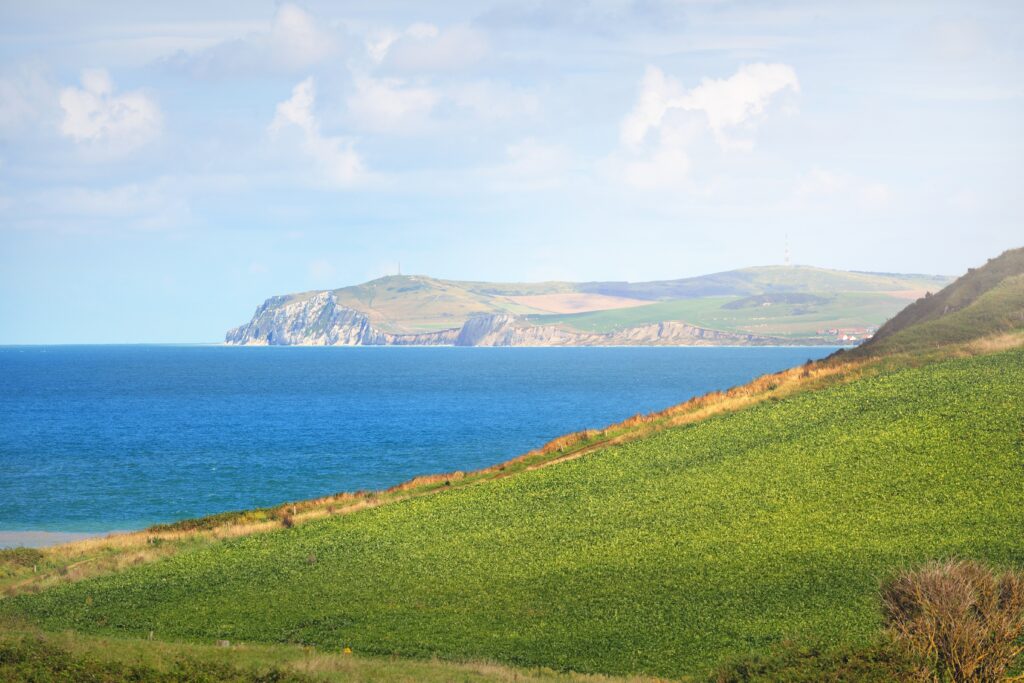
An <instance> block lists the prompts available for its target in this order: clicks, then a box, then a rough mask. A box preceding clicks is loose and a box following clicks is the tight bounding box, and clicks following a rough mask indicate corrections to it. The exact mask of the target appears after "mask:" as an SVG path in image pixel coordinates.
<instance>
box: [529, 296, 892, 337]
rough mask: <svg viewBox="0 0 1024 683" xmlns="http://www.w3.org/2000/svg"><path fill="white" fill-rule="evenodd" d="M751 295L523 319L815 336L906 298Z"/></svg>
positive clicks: (855, 323)
mask: <svg viewBox="0 0 1024 683" xmlns="http://www.w3.org/2000/svg"><path fill="white" fill-rule="evenodd" d="M757 299H765V301H755V300H752V299H751V297H737V296H711V297H704V298H700V299H678V300H673V301H662V302H658V303H653V304H648V305H647V306H641V307H636V308H627V309H617V310H606V311H595V312H589V313H579V314H575V315H531V316H529V317H528V320H530V322H533V323H534V324H538V325H561V326H565V327H568V328H571V329H576V330H581V331H585V332H614V331H616V330H621V329H623V328H626V327H633V326H636V325H646V324H650V323H657V322H659V321H662V320H683V321H686V322H688V323H690V324H692V325H697V326H699V327H707V328H711V329H715V330H722V331H724V332H737V333H751V334H759V335H766V336H774V337H792V338H795V339H805V338H808V337H816V336H819V331H821V330H822V329H832V328H841V329H854V328H856V329H861V328H865V327H868V326H878V325H881V324H882V323H883V322H885V321H886V319H888V318H889V317H891V316H892V315H893V314H894V313H895V312H896V311H899V310H900V309H901V308H903V307H904V306H905V305H906V303H907V301H906V299H904V298H901V297H899V296H896V295H894V294H892V293H888V292H862V293H849V294H832V295H828V296H820V297H815V298H814V300H811V301H807V302H799V301H798V302H789V301H785V300H777V299H782V297H771V296H763V297H757ZM737 304H738V305H737Z"/></svg>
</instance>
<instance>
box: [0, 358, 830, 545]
mask: <svg viewBox="0 0 1024 683" xmlns="http://www.w3.org/2000/svg"><path fill="white" fill-rule="evenodd" d="M833 350H834V349H833V348H824V347H815V348H394V347H387V348H381V347H377V348H375V347H356V348H280V347H269V348H249V347H242V348H239V347H221V346H33V347H0V530H33V531H105V530H110V529H133V528H140V527H144V526H147V525H149V524H153V523H155V522H167V521H172V520H176V519H182V518H186V517H195V516H198V515H206V514H210V513H214V512H221V511H225V510H236V509H243V508H251V507H256V506H265V505H272V504H276V503H280V502H283V501H287V500H297V499H302V498H310V497H315V496H321V495H326V494H329V493H335V492H339V491H355V490H359V489H379V488H384V487H388V486H391V485H393V484H396V483H398V482H401V481H404V480H406V479H409V478H410V477H413V476H415V475H417V474H426V473H433V472H447V471H452V470H472V469H476V468H480V467H484V466H487V465H491V464H493V463H496V462H499V461H502V460H506V459H508V458H511V457H513V456H516V455H519V454H520V453H523V452H526V451H528V450H530V449H532V448H535V447H537V446H540V445H541V444H543V443H544V442H546V441H548V440H550V439H552V438H554V437H556V436H559V435H561V434H565V433H567V432H570V431H575V430H579V429H583V428H596V427H602V426H605V425H607V424H609V423H612V422H616V421H618V420H622V419H624V418H626V417H629V416H631V415H634V414H636V413H646V412H651V411H655V410H660V409H662V408H666V407H668V406H670V405H673V404H676V403H679V402H682V401H685V400H686V399H688V398H690V397H692V396H695V395H699V394H702V393H705V392H707V391H711V390H715V389H724V388H727V387H730V386H733V385H736V384H741V383H743V382H746V381H747V380H750V379H752V378H754V377H756V376H758V375H761V374H764V373H766V372H772V371H775V370H779V369H782V368H786V367H790V366H793V365H797V364H800V363H803V362H805V361H806V360H807V359H808V358H820V357H822V356H825V355H827V354H828V353H831V352H832V351H833Z"/></svg>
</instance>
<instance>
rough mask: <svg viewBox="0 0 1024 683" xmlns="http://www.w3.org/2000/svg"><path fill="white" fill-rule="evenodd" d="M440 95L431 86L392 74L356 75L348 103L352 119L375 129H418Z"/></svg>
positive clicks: (387, 130) (409, 130)
mask: <svg viewBox="0 0 1024 683" xmlns="http://www.w3.org/2000/svg"><path fill="white" fill-rule="evenodd" d="M440 99H441V95H440V93H439V92H438V91H437V90H435V89H433V88H430V87H427V86H423V85H416V84H411V83H407V82H405V81H402V80H400V79H395V78H370V77H368V76H356V77H355V91H354V92H353V93H352V95H351V96H349V98H348V100H347V105H348V109H349V112H350V113H351V115H352V117H353V119H354V120H355V122H356V123H357V124H358V125H359V126H360V127H361V128H364V129H367V130H373V131H378V132H392V133H411V132H416V131H418V130H421V129H422V128H423V127H424V126H425V125H426V123H427V119H428V118H429V117H430V113H431V112H432V111H433V110H434V107H435V106H437V103H438V101H439V100H440Z"/></svg>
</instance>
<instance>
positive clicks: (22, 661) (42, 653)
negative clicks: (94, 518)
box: [0, 623, 654, 683]
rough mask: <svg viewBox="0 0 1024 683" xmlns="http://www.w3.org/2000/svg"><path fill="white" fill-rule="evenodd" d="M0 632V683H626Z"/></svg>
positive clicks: (333, 655)
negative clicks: (354, 682) (532, 682)
mask: <svg viewBox="0 0 1024 683" xmlns="http://www.w3.org/2000/svg"><path fill="white" fill-rule="evenodd" d="M5 626H6V627H5V628H4V629H2V630H0V681H7V682H13V681H31V682H32V683H42V682H43V681H47V682H49V681H67V682H68V683H80V682H81V681H97V682H99V681H102V682H103V683H138V682H139V681H159V682H161V683H171V681H174V682H175V683H195V682H196V681H210V682H212V681H218V682H219V681H234V682H236V683H257V681H258V682H260V683H313V682H314V681H315V682H317V683H323V682H330V683H333V682H339V683H340V682H342V681H360V682H361V683H375V682H380V683H392V682H395V681H401V682H403V683H404V682H408V683H413V682H415V683H421V682H425V683H451V682H452V681H460V682H462V683H483V682H485V681H487V682H492V683H493V682H496V681H497V682H501V681H537V682H538V683H627V679H622V678H613V677H607V676H587V675H582V674H572V673H560V672H556V671H551V670H545V669H521V668H511V667H505V666H501V665H498V664H492V663H487V662H471V663H452V662H441V661H436V660H435V661H418V660H404V659H395V658H392V657H386V658H385V657H365V656H362V655H358V654H345V653H343V652H337V651H333V652H332V651H325V650H317V649H316V648H311V647H304V646H300V645H253V644H241V645H240V644H232V645H230V646H229V647H226V648H225V647H218V646H214V645H196V644H189V643H166V642H160V641H158V640H153V641H150V640H142V639H122V638H104V637H95V636H86V635H82V634H78V633H71V632H65V633H45V632H42V631H39V630H38V629H34V628H31V627H26V626H24V625H19V624H17V623H12V624H7V625H5ZM645 681H650V679H639V678H637V679H633V678H631V679H628V683H645ZM650 683H654V682H653V681H650Z"/></svg>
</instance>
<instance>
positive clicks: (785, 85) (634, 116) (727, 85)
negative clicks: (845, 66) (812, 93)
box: [621, 64, 800, 149]
mask: <svg viewBox="0 0 1024 683" xmlns="http://www.w3.org/2000/svg"><path fill="white" fill-rule="evenodd" d="M786 89H791V90H792V91H793V92H799V91H800V83H799V81H798V80H797V77H796V73H795V72H794V71H793V68H792V67H790V66H787V65H786V64H747V65H744V66H742V67H740V69H739V70H738V71H737V72H736V73H735V74H733V75H732V76H730V77H729V78H725V79H712V78H705V79H703V80H702V81H701V82H700V85H698V86H697V87H695V88H693V89H692V90H686V89H685V88H683V87H682V85H681V84H680V83H679V81H677V80H676V79H674V78H672V77H670V76H666V75H665V74H664V73H663V72H662V71H661V69H658V68H657V67H653V66H649V67H647V73H645V74H644V78H643V80H642V81H641V85H640V96H639V98H638V99H637V103H636V105H635V106H634V108H633V111H632V112H630V113H629V115H628V116H626V118H625V120H624V121H623V122H622V131H621V138H622V142H623V143H624V144H626V145H627V146H629V147H634V148H635V147H638V146H639V145H641V144H642V143H643V142H644V140H645V139H646V138H647V136H648V135H649V134H650V133H651V132H652V131H656V130H657V129H658V128H659V127H660V126H661V125H662V124H663V122H664V120H665V117H666V115H667V114H669V113H670V112H671V111H672V110H674V109H678V110H681V111H690V112H701V113H703V114H704V116H705V117H706V119H707V124H708V127H709V128H710V129H711V132H712V133H713V134H714V136H715V140H716V141H717V142H718V143H719V144H720V145H721V146H722V147H727V148H734V147H739V148H744V149H746V148H749V147H750V146H751V145H752V144H753V143H752V141H750V140H741V139H734V138H732V137H730V135H729V134H730V131H732V130H735V129H736V128H737V127H739V126H741V125H744V124H749V123H750V122H751V120H752V119H754V118H755V117H756V116H757V115H759V114H761V113H762V112H763V111H764V109H765V107H766V106H767V104H768V102H769V100H771V98H772V96H774V95H775V94H777V93H779V92H781V91H783V90H786Z"/></svg>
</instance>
